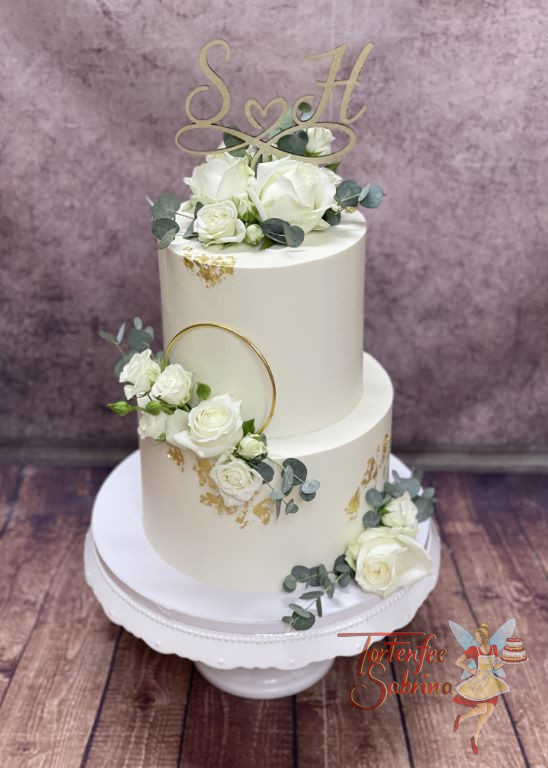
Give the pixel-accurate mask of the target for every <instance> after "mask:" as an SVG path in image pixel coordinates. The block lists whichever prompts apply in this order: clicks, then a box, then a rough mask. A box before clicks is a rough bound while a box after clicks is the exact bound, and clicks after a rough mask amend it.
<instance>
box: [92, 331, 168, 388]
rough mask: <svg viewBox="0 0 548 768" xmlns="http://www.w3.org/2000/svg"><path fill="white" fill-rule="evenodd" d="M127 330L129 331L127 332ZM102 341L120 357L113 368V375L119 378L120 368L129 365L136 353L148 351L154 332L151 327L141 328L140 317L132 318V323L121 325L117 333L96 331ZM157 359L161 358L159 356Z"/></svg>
mask: <svg viewBox="0 0 548 768" xmlns="http://www.w3.org/2000/svg"><path fill="white" fill-rule="evenodd" d="M128 329H129V330H128ZM97 333H98V335H99V336H100V337H101V338H102V339H103V341H106V342H108V343H109V344H112V345H113V346H114V347H116V348H117V349H118V351H119V353H120V357H119V359H118V361H117V362H116V365H115V366H114V375H115V376H116V377H118V376H120V373H121V372H122V368H123V367H124V365H125V364H126V363H129V361H130V360H131V358H132V357H133V355H134V354H135V353H136V352H143V351H144V350H145V349H148V348H149V347H150V345H151V344H152V342H153V341H154V330H153V328H152V326H151V325H147V326H146V328H143V321H142V320H141V318H140V317H134V318H133V323H122V325H121V326H120V327H119V329H118V332H117V333H109V332H108V331H102V330H101V331H97ZM158 357H161V355H159V356H158Z"/></svg>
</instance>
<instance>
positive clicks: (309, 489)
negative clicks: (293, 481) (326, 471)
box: [301, 480, 320, 493]
mask: <svg viewBox="0 0 548 768" xmlns="http://www.w3.org/2000/svg"><path fill="white" fill-rule="evenodd" d="M319 487H320V481H319V480H305V482H304V483H303V484H302V485H301V491H302V492H303V493H316V491H317V490H318V488H319Z"/></svg>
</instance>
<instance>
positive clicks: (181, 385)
mask: <svg viewBox="0 0 548 768" xmlns="http://www.w3.org/2000/svg"><path fill="white" fill-rule="evenodd" d="M191 393H192V374H191V373H189V372H188V371H185V369H184V368H183V366H182V365H179V363H172V364H171V365H168V366H167V367H166V368H165V370H163V371H162V372H161V373H160V375H159V376H158V378H157V379H156V381H155V382H154V386H153V387H152V390H151V392H150V394H151V397H155V398H158V399H159V400H163V401H164V402H165V403H169V404H170V405H184V404H185V403H187V402H188V401H189V400H190V395H191Z"/></svg>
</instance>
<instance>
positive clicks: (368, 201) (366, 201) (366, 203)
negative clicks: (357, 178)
mask: <svg viewBox="0 0 548 768" xmlns="http://www.w3.org/2000/svg"><path fill="white" fill-rule="evenodd" d="M383 200H384V192H383V190H382V189H381V187H379V186H378V185H377V184H371V185H370V188H369V192H368V193H367V195H366V196H365V197H364V198H363V200H360V204H361V205H363V207H364V208H378V207H379V205H380V204H381V203H382V201H383Z"/></svg>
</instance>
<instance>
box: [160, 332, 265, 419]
mask: <svg viewBox="0 0 548 768" xmlns="http://www.w3.org/2000/svg"><path fill="white" fill-rule="evenodd" d="M196 328H219V329H220V330H222V331H227V333H231V334H232V335H233V336H235V337H236V338H238V339H241V340H242V341H243V342H245V343H246V344H247V345H248V347H250V349H252V350H253V352H255V354H256V355H257V357H258V358H259V360H260V361H261V363H262V364H263V365H264V367H265V369H266V372H267V374H268V378H269V379H270V385H271V387H272V399H271V403H270V409H269V411H268V415H267V417H266V419H265V420H264V422H263V423H262V424H261V426H260V427H259V428H258V429H257V430H256V431H257V433H261V432H264V430H265V429H266V428H267V426H268V425H269V424H270V420H271V419H272V416H273V415H274V409H275V408H276V381H275V380H274V374H273V373H272V368H271V367H270V365H269V363H268V360H267V359H266V357H265V356H264V355H263V353H262V352H261V350H260V349H259V348H258V347H257V346H256V345H255V344H254V343H253V342H252V341H251V339H249V338H248V337H247V336H244V334H243V333H240V331H237V330H236V329H235V328H231V327H230V325H225V324H224V323H214V322H210V323H193V324H192V325H187V326H186V328H183V329H182V330H180V331H179V332H178V333H176V334H175V336H174V337H173V338H172V339H171V341H170V342H169V344H168V345H167V347H166V349H165V352H164V356H163V359H162V366H161V367H162V370H164V369H165V367H166V366H167V364H168V362H169V356H170V354H171V352H172V350H173V347H174V346H175V344H177V342H178V341H180V339H181V338H182V337H183V336H184V335H185V334H187V333H188V332H189V331H193V330H195V329H196Z"/></svg>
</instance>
